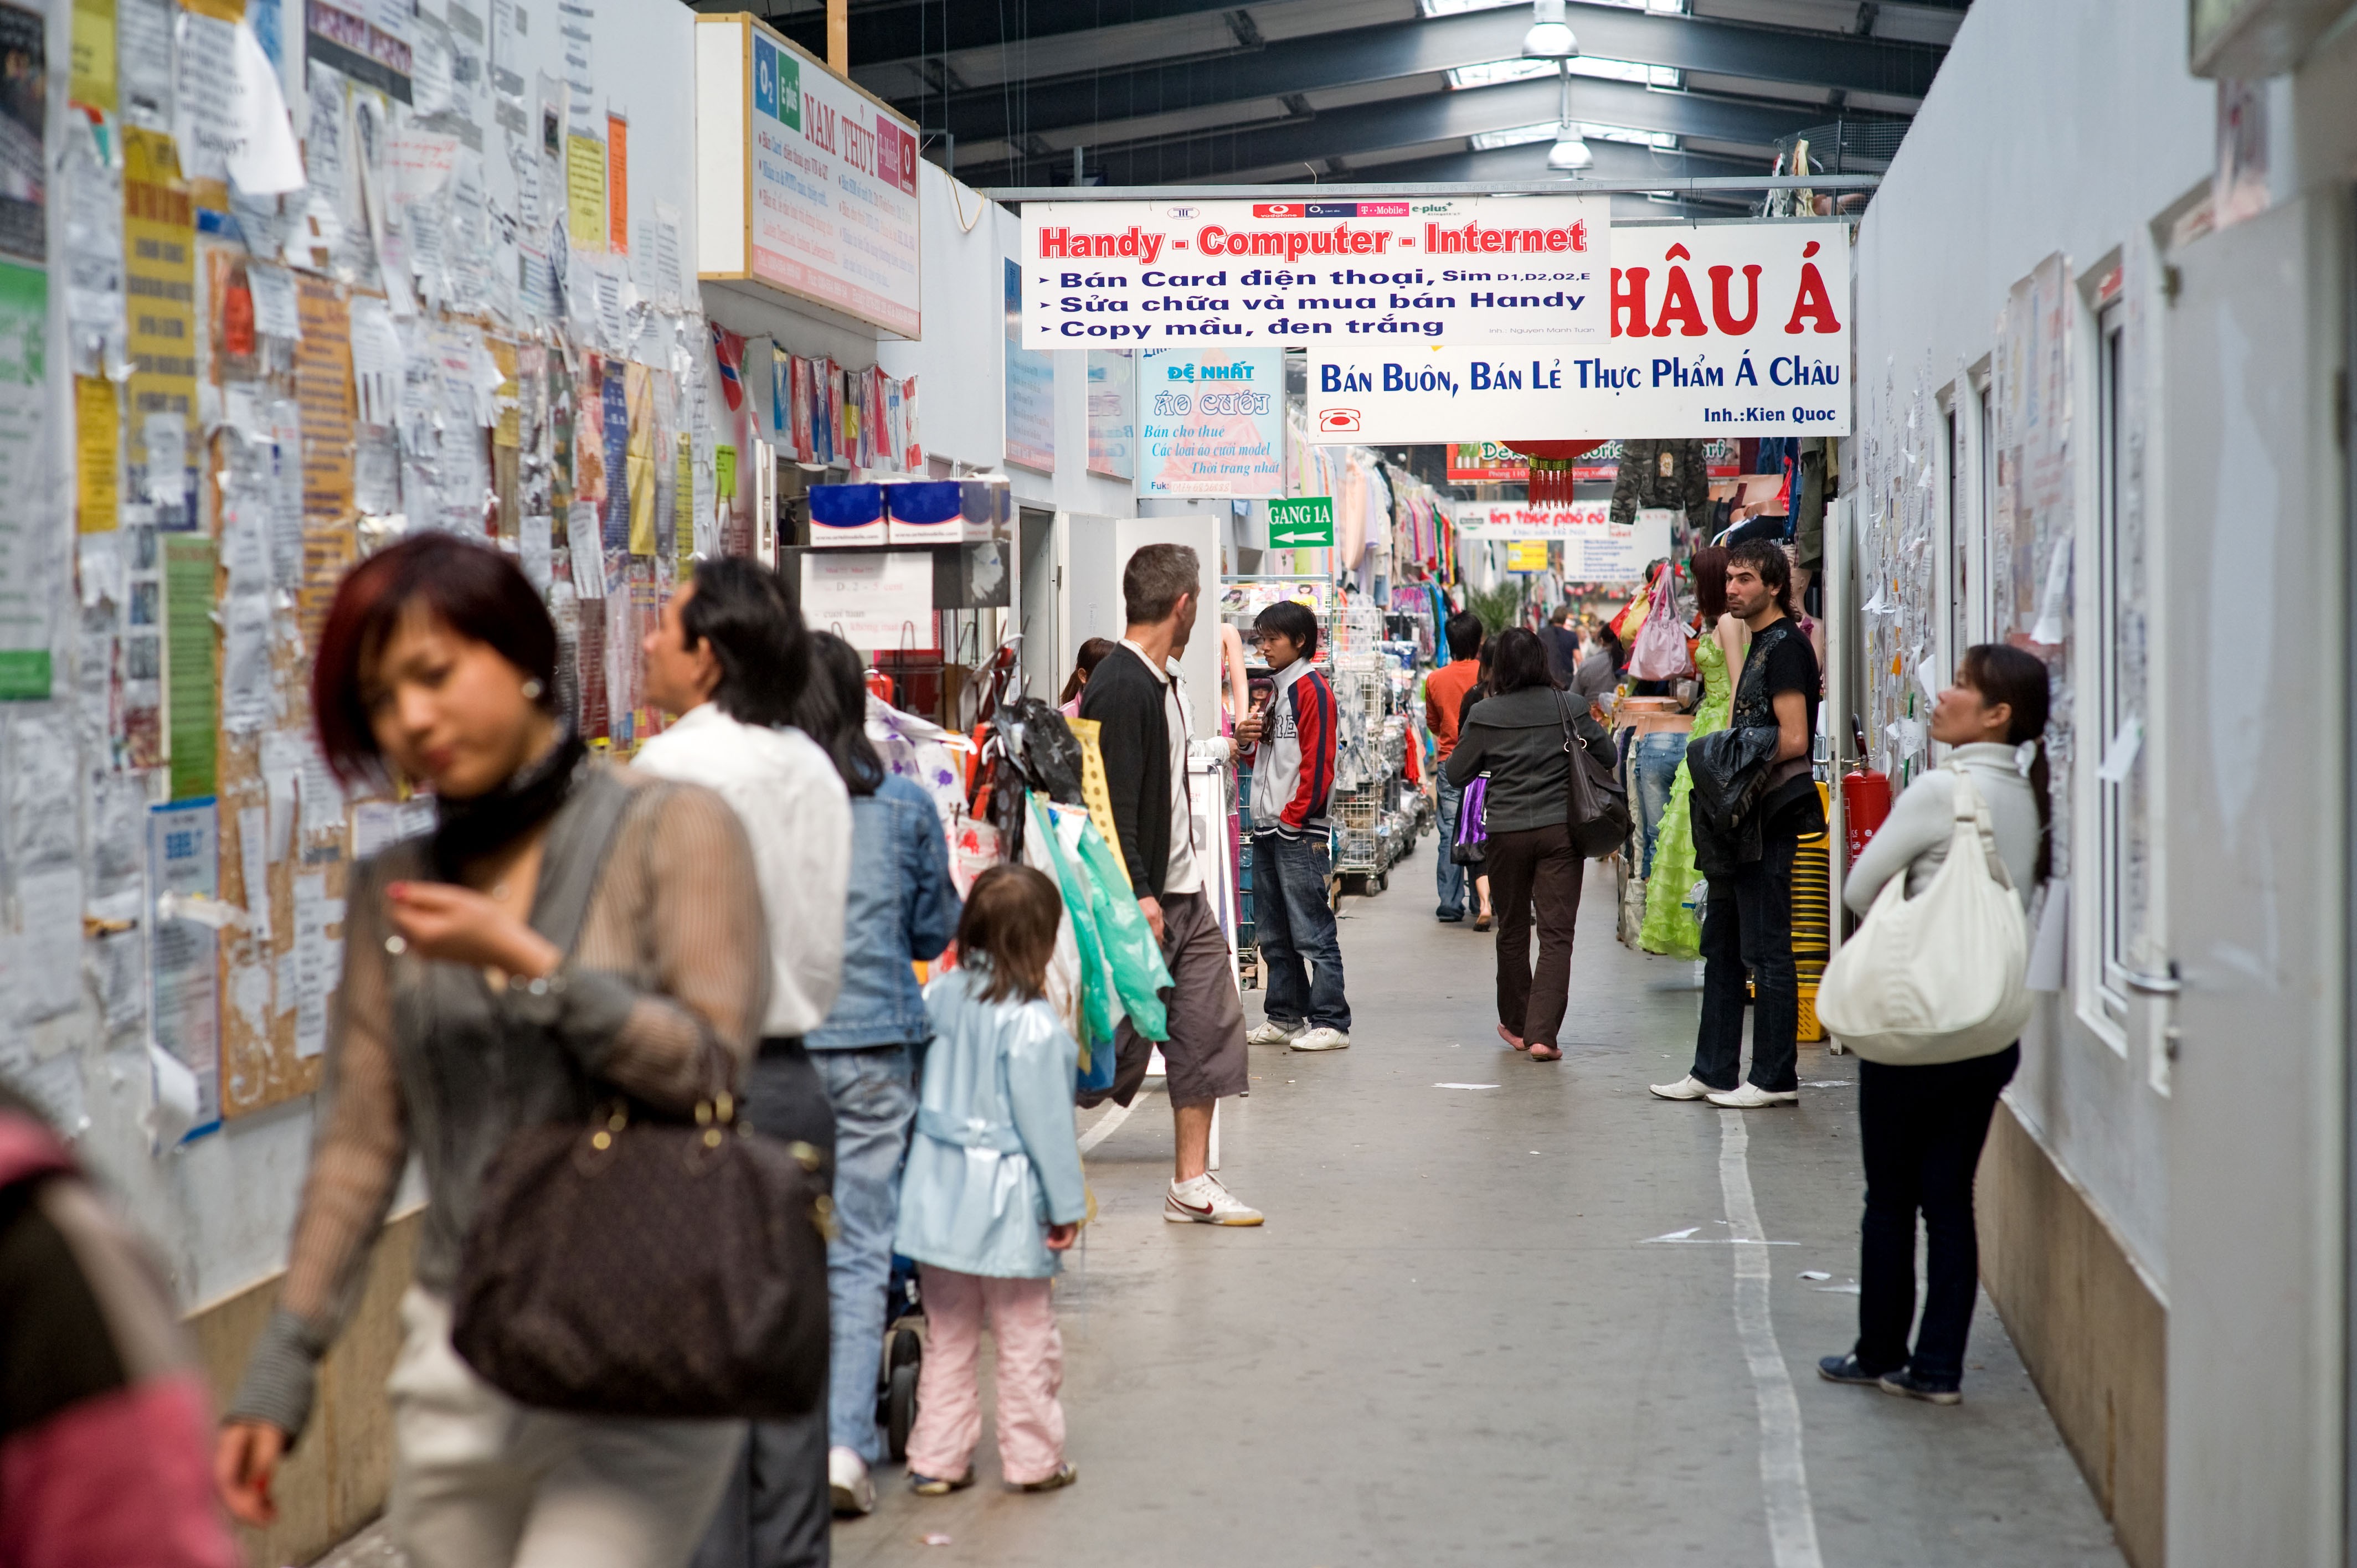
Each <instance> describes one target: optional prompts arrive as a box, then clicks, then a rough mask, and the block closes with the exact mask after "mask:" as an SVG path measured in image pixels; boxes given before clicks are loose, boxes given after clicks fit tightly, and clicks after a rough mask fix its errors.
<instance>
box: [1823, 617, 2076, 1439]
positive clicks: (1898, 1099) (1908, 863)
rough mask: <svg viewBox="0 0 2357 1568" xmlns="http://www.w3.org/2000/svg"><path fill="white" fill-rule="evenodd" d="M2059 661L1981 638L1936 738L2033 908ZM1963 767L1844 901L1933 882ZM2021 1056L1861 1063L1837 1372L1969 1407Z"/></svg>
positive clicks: (1924, 803) (1845, 890) (1905, 797)
mask: <svg viewBox="0 0 2357 1568" xmlns="http://www.w3.org/2000/svg"><path fill="white" fill-rule="evenodd" d="M2047 703H2048V686H2047V677H2046V666H2045V665H2044V664H2042V663H2040V662H2039V660H2037V659H2035V658H2033V657H2032V656H2031V655H2029V654H2028V653H2025V652H2023V651H2022V650H2020V649H2018V648H2008V647H2006V646H2005V645H2003V644H2001V643H1994V642H1985V643H1982V644H1980V645H1979V646H1977V647H1975V648H1972V649H1968V650H1965V653H1964V660H1963V662H1962V664H1961V665H1960V666H1959V667H1958V669H1957V671H1956V683H1955V684H1954V685H1953V686H1951V687H1950V688H1949V689H1948V690H1946V691H1944V692H1943V693H1940V700H1939V703H1937V705H1935V706H1934V707H1933V708H1932V739H1933V740H1936V741H1940V742H1942V743H1943V744H1944V745H1947V746H1953V747H1954V748H1955V749H1954V750H1953V751H1952V752H1950V753H1949V754H1948V755H1949V760H1950V761H1951V762H1954V763H1959V764H1961V765H1962V766H1963V767H1964V769H1965V770H1966V771H1967V772H1968V773H1969V774H1970V775H1971V777H1972V781H1973V787H1974V788H1975V789H1976V790H1977V791H1978V792H1979V794H1980V798H1981V800H1982V803H1983V804H1984V805H1986V807H1987V809H1988V816H1989V823H1990V826H1991V828H1992V829H1993V830H1994V832H1995V835H1996V848H1997V856H1998V858H1999V859H2001V860H2002V861H2004V862H2005V869H2006V871H2007V874H2008V875H2010V876H2011V877H2012V879H2013V886H2014V887H2015V888H2016V889H2017V890H2018V892H2019V893H2020V895H2021V898H2022V902H2023V904H2024V905H2025V906H2026V905H2027V904H2028V903H2029V898H2030V893H2031V889H2032V888H2033V886H2035V885H2036V884H2038V883H2040V882H2043V881H2045V880H2046V875H2047V871H2048V868H2049V862H2050V855H2051V853H2052V848H2051V838H2050V826H2051V824H2050V819H2049V810H2050V808H2049V806H2048V803H2047V771H2046V747H2045V743H2044V742H2043V740H2042V739H2041V738H2040V737H2041V736H2044V734H2045V733H2046V714H2047ZM1955 789H1956V779H1955V775H1954V773H1953V772H1952V771H1951V770H1950V769H1948V768H1933V769H1932V770H1930V771H1929V772H1927V773H1925V774H1924V775H1923V776H1922V777H1921V778H1920V779H1916V780H1915V782H1914V783H1913V784H1911V785H1910V786H1909V787H1908V789H1907V790H1906V792H1905V793H1904V794H1902V795H1900V798H1899V802H1898V804H1897V805H1896V806H1894V807H1893V808H1892V809H1891V812H1890V818H1889V821H1888V822H1884V823H1883V825H1882V828H1881V831H1879V832H1877V833H1876V834H1875V835H1874V839H1873V842H1872V843H1868V844H1867V847H1866V850H1865V852H1864V853H1863V854H1860V855H1859V856H1858V857H1857V865H1855V866H1854V867H1852V868H1851V871H1850V874H1849V876H1848V878H1847V879H1846V881H1845V883H1844V885H1843V887H1842V901H1843V902H1844V903H1846V904H1847V905H1848V906H1849V907H1850V908H1852V909H1853V910H1856V911H1857V912H1858V913H1860V914H1863V913H1865V912H1866V911H1867V909H1869V908H1873V905H1874V897H1875V895H1876V894H1878V893H1879V892H1881V891H1882V887H1883V885H1884V884H1885V883H1887V882H1889V880H1890V879H1891V878H1892V877H1894V876H1901V875H1903V876H1905V877H1906V878H1907V896H1908V897H1910V898H1911V897H1915V896H1916V895H1918V894H1920V893H1921V891H1922V890H1923V889H1924V888H1925V887H1927V886H1930V884H1931V881H1932V875H1933V874H1934V873H1936V872H1937V871H1938V870H1939V869H1940V867H1941V866H1942V865H1945V864H1946V862H1947V858H1948V844H1949V843H1950V840H1951V839H1952V837H1953V834H1954V832H1955V827H1956V822H1955V808H1954V800H1955ZM2020 1064H2021V1045H2020V1042H2019V1041H2016V1042H2014V1043H2013V1044H2011V1045H2008V1046H2007V1047H2005V1048H2004V1049H2003V1050H2001V1051H1997V1052H1995V1053H1994V1054H1992V1055H1989V1056H1984V1057H1973V1058H1967V1059H1965V1060H1964V1061H1954V1062H1943V1063H1940V1064H1939V1065H1937V1066H1932V1067H1894V1066H1890V1065H1889V1064H1886V1063H1882V1062H1871V1061H1864V1060H1861V1061H1860V1062H1859V1063H1858V1064H1857V1112H1858V1136H1859V1142H1860V1144H1861V1146H1862V1149H1863V1153H1864V1155H1865V1159H1866V1222H1865V1226H1864V1233H1863V1235H1862V1237H1861V1239H1860V1244H1859V1248H1858V1298H1857V1347H1856V1348H1853V1349H1852V1350H1851V1351H1850V1352H1849V1354H1847V1355H1846V1356H1827V1357H1825V1358H1824V1359H1823V1360H1821V1361H1819V1362H1818V1363H1817V1369H1818V1371H1819V1372H1821V1373H1822V1374H1823V1375H1824V1377H1825V1378H1827V1379H1828V1380H1831V1381H1834V1382H1836V1383H1878V1384H1879V1385H1881V1387H1882V1389H1883V1391H1885V1392H1886V1393H1894V1394H1909V1395H1911V1396H1913V1397H1914V1398H1916V1399H1921V1400H1929V1401H1931V1402H1932V1403H1933V1404H1954V1403H1955V1402H1957V1401H1959V1400H1960V1399H1962V1398H1963V1397H1964V1395H1963V1393H1962V1392H1961V1391H1960V1389H1961V1386H1962V1383H1963V1380H1964V1338H1965V1336H1966V1335H1967V1334H1968V1333H1969V1332H1970V1330H1971V1328H1972V1322H1973V1297H1974V1292H1975V1287H1976V1284H1977V1282H1978V1280H1979V1276H1980V1250H1979V1244H1978V1241H1977V1239H1976V1237H1975V1232H1974V1229H1973V1172H1974V1170H1975V1168H1976V1167H1977V1166H1978V1165H1979V1164H1980V1157H1981V1144H1983V1143H1984V1142H1986V1139H1987V1137H1988V1128H1989V1117H1990V1115H1991V1113H1992V1112H1994V1111H1995V1110H1996V1097H1997V1094H1998V1091H2000V1090H2003V1089H2004V1088H2005V1086H2006V1083H2007V1080H2009V1079H2011V1078H2012V1077H2013V1073H2014V1069H2015V1068H2017V1067H2018V1066H2019V1065H2020ZM1918 1211H1921V1214H1922V1216H1923V1228H1924V1230H1925V1232H1926V1235H1927V1239H1928V1241H1929V1258H1928V1272H1927V1277H1926V1279H1925V1281H1924V1291H1923V1324H1922V1327H1921V1329H1920V1330H1919V1331H1918V1332H1917V1334H1916V1337H1915V1353H1914V1355H1913V1356H1912V1357H1911V1358H1910V1356H1909V1355H1908V1353H1907V1329H1908V1326H1909V1324H1910V1322H1911V1321H1912V1320H1913V1318H1914V1316H1915V1216H1916V1214H1917V1212H1918Z"/></svg>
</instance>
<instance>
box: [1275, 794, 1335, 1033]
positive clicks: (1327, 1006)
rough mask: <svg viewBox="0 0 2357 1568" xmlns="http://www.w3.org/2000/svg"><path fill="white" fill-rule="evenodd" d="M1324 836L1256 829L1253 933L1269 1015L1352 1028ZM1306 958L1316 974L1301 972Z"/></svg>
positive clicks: (1314, 1024) (1286, 1020)
mask: <svg viewBox="0 0 2357 1568" xmlns="http://www.w3.org/2000/svg"><path fill="white" fill-rule="evenodd" d="M1326 866H1327V852H1326V837H1325V835H1324V834H1323V833H1316V834H1311V835H1308V836H1307V837H1303V838H1297V839H1289V838H1286V836H1285V835H1283V834H1282V833H1255V834H1254V835H1253V932H1254V937H1256V938H1257V939H1258V940H1259V942H1260V956H1261V961H1262V963H1263V965H1264V966H1265V968H1266V969H1267V971H1268V1004H1267V1009H1266V1011H1267V1014H1268V1017H1269V1021H1270V1022H1272V1023H1277V1024H1299V1023H1304V1022H1306V1023H1308V1026H1310V1027H1311V1028H1313V1029H1340V1030H1343V1031H1345V1032H1348V1031H1349V1029H1350V1027H1351V1004H1350V1003H1349V1002H1348V1001H1346V1000H1344V998H1343V995H1342V944H1341V941H1340V940H1339V939H1338V938H1337V937H1336V935H1335V932H1334V911H1333V909H1332V908H1330V907H1329V906H1328V904H1327V902H1326ZM1304 960H1307V961H1308V964H1309V967H1310V969H1311V970H1312V971H1313V972H1314V978H1313V977H1312V975H1311V974H1308V973H1304V972H1303V968H1302V963H1303V961H1304Z"/></svg>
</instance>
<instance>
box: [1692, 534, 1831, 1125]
mask: <svg viewBox="0 0 2357 1568" xmlns="http://www.w3.org/2000/svg"><path fill="white" fill-rule="evenodd" d="M1727 612H1728V613H1729V614H1731V615H1733V616H1735V617H1737V618H1739V619H1740V620H1741V621H1742V622H1743V624H1744V625H1746V626H1748V627H1749V628H1751V651H1750V652H1749V654H1747V655H1746V656H1745V657H1744V660H1743V670H1742V672H1741V673H1740V674H1739V675H1738V678H1737V680H1736V682H1735V702H1734V707H1733V709H1732V711H1731V712H1730V714H1729V715H1728V719H1727V725H1728V727H1729V728H1731V729H1754V728H1757V729H1773V730H1774V731H1775V732H1776V737H1777V739H1776V751H1775V759H1774V761H1773V762H1772V763H1771V764H1770V776H1769V784H1768V789H1767V793H1766V794H1765V795H1764V796H1763V797H1762V798H1761V800H1760V805H1759V806H1758V808H1756V809H1757V810H1758V811H1759V812H1760V858H1759V859H1758V860H1756V861H1751V862H1747V863H1745V864H1743V865H1738V866H1737V867H1736V869H1735V871H1734V872H1733V874H1732V875H1724V876H1720V875H1714V876H1713V877H1711V879H1710V897H1709V901H1708V902H1707V903H1706V905H1705V906H1704V908H1703V917H1702V957H1703V980H1702V1025H1701V1026H1700V1028H1699V1029H1698V1030H1697V1031H1696V1032H1695V1060H1694V1067H1693V1069H1692V1070H1691V1071H1689V1072H1688V1073H1687V1074H1686V1076H1685V1077H1684V1078H1683V1079H1679V1080H1678V1081H1677V1082H1675V1083H1657V1084H1654V1085H1653V1086H1652V1090H1653V1092H1654V1093H1655V1094H1657V1095H1659V1096H1660V1097H1661V1098H1663V1100H1703V1099H1707V1100H1708V1101H1710V1102H1711V1103H1712V1104H1713V1105H1719V1106H1725V1107H1727V1108H1728V1109H1730V1110H1738V1111H1751V1110H1757V1109H1759V1108H1760V1107H1762V1106H1768V1105H1795V1104H1798V1103H1799V1102H1800V1099H1801V1089H1800V1073H1799V1070H1798V1064H1799V1056H1800V1047H1799V1044H1798V1041H1797V1038H1796V1036H1797V1035H1798V1033H1799V1028H1800V980H1799V976H1798V974H1797V972H1795V970H1794V968H1793V963H1792V860H1793V855H1794V854H1795V852H1796V851H1797V850H1798V848H1799V846H1800V841H1801V840H1802V839H1803V838H1805V837H1807V836H1809V835H1810V834H1812V833H1817V832H1823V831H1824V810H1823V808H1822V807H1821V806H1820V805H1819V803H1818V800H1817V789H1816V783H1815V780H1814V779H1813V778H1812V777H1811V775H1810V771H1809V746H1810V739H1811V737H1812V736H1814V735H1815V734H1816V728H1817V697H1818V685H1819V682H1818V675H1817V656H1816V652H1815V650H1813V649H1812V648H1811V647H1810V646H1809V639H1807V638H1806V637H1804V636H1803V635H1802V632H1801V629H1800V628H1799V626H1798V625H1796V624H1795V623H1794V622H1793V620H1792V567H1791V564H1790V563H1789V562H1787V561H1786V559H1785V557H1784V552H1783V548H1782V547H1781V545H1777V544H1773V543H1770V542H1767V541H1765V540H1756V541H1751V542H1746V543H1743V544H1738V545H1737V546H1736V547H1735V549H1734V550H1733V552H1731V553H1729V555H1728V557H1727ZM1746 972H1749V978H1750V980H1751V982H1752V983H1753V985H1754V987H1755V988H1756V991H1757V995H1756V997H1755V998H1754V1002H1753V1006H1752V1013H1751V1078H1750V1081H1749V1082H1748V1083H1738V1082H1737V1069H1738V1068H1739V1067H1740V1065H1741V1061H1742V1053H1743V1006H1744V995H1745V992H1744V981H1745V977H1746Z"/></svg>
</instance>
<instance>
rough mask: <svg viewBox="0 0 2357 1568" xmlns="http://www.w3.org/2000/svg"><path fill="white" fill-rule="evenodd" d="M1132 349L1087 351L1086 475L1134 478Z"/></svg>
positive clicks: (1134, 409) (1133, 378)
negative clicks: (1087, 470)
mask: <svg viewBox="0 0 2357 1568" xmlns="http://www.w3.org/2000/svg"><path fill="white" fill-rule="evenodd" d="M1135 353H1136V350H1135V349H1090V350H1089V472H1090V473H1092V474H1103V475H1104V476H1105V477H1106V478H1113V479H1134V478H1136V477H1137V367H1136V366H1135V365H1134V364H1132V363H1131V362H1130V361H1131V359H1132V357H1133V356H1134V355H1135Z"/></svg>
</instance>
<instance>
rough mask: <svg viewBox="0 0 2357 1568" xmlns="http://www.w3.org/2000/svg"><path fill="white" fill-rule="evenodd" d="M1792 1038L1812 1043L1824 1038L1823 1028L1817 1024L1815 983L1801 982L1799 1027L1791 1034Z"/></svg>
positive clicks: (1810, 981) (1811, 981) (1809, 981)
mask: <svg viewBox="0 0 2357 1568" xmlns="http://www.w3.org/2000/svg"><path fill="white" fill-rule="evenodd" d="M1793 1037H1794V1038H1796V1039H1802V1040H1808V1041H1812V1042H1815V1041H1821V1040H1823V1039H1824V1037H1825V1027H1824V1025H1822V1024H1820V1023H1818V1022H1817V983H1816V982H1815V981H1813V980H1804V981H1803V982H1801V1012H1800V1027H1799V1028H1798V1029H1796V1030H1795V1031H1794V1032H1793Z"/></svg>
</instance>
